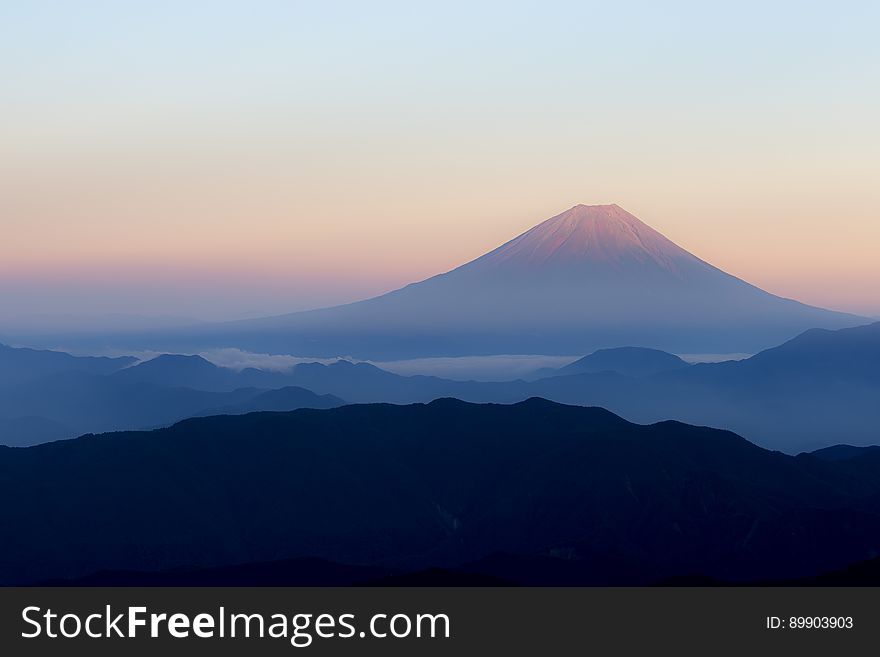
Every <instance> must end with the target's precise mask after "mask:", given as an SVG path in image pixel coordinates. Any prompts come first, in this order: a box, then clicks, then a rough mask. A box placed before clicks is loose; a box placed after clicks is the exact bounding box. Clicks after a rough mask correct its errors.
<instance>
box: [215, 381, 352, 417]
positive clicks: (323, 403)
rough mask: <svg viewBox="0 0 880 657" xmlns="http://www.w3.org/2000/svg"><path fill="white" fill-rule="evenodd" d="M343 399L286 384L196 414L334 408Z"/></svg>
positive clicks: (239, 413)
mask: <svg viewBox="0 0 880 657" xmlns="http://www.w3.org/2000/svg"><path fill="white" fill-rule="evenodd" d="M344 404H345V401H344V400H342V399H340V398H339V397H335V396H333V395H316V394H315V393H313V392H312V391H311V390H306V389H305V388H300V387H297V386H286V387H284V388H279V389H278V390H267V391H266V392H261V393H259V394H257V395H255V396H254V397H251V398H250V399H248V400H246V401H243V402H240V403H238V404H233V405H229V406H220V407H217V408H209V409H207V410H204V411H202V412H201V413H199V414H198V415H202V416H204V415H242V414H244V413H254V412H258V411H260V412H262V411H278V412H283V411H294V410H296V409H298V408H336V407H337V406H343V405H344Z"/></svg>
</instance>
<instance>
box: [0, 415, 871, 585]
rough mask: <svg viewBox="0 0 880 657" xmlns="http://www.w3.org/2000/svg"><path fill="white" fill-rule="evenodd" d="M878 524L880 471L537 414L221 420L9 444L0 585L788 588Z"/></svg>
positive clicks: (606, 419) (846, 554) (862, 547)
mask: <svg viewBox="0 0 880 657" xmlns="http://www.w3.org/2000/svg"><path fill="white" fill-rule="evenodd" d="M878 511H880V459H876V458H874V459H872V458H856V459H852V460H847V461H840V462H829V461H825V460H822V459H818V458H815V457H812V456H810V455H806V454H805V455H800V456H798V457H791V456H786V455H783V454H781V453H778V452H770V451H767V450H764V449H761V448H759V447H757V446H755V445H753V444H751V443H749V442H748V441H746V440H744V439H742V438H740V437H739V436H736V435H734V434H732V433H729V432H725V431H717V430H713V429H707V428H701V427H693V426H688V425H684V424H680V423H677V422H663V423H659V424H655V425H651V426H640V425H635V424H631V423H629V422H626V421H624V420H623V419H621V418H619V417H617V416H615V415H613V414H612V413H609V412H607V411H604V410H602V409H598V408H580V407H569V406H561V405H558V404H554V403H551V402H547V401H544V400H540V399H531V400H528V401H525V402H522V403H519V404H516V405H512V406H503V405H474V404H467V403H464V402H459V401H456V400H449V399H445V400H438V401H435V402H432V403H431V404H428V405H421V404H416V405H411V406H391V405H383V404H378V405H362V406H344V407H340V408H335V409H330V410H299V411H294V412H291V413H256V414H251V415H242V416H215V417H209V418H197V419H191V420H185V421H183V422H181V423H179V424H176V425H175V426H173V427H171V428H167V429H160V430H156V431H152V432H130V433H118V434H111V435H103V436H84V437H81V438H78V439H75V440H69V441H61V442H56V443H50V444H46V445H40V446H37V447H31V448H26V449H8V448H0V527H2V528H3V529H2V532H3V540H2V541H0V583H3V584H14V583H22V584H25V583H32V582H41V581H46V580H52V579H57V578H66V579H70V578H74V579H75V578H81V577H86V576H88V575H90V574H92V573H97V572H99V571H141V572H148V571H168V570H170V569H175V568H181V567H186V568H187V569H191V570H192V569H205V568H218V567H224V566H231V565H235V564H247V563H259V562H278V561H281V560H288V559H301V558H306V557H311V558H318V559H325V560H328V561H331V562H335V563H339V564H353V565H359V566H376V567H382V568H393V569H395V570H402V571H408V572H412V571H417V570H420V569H425V568H434V567H436V568H456V567H459V566H463V565H467V564H471V565H472V564H477V563H483V564H484V565H483V570H484V571H488V570H489V569H490V568H491V569H494V572H495V573H496V576H502V575H504V574H505V572H506V575H505V576H504V577H502V579H506V578H509V576H510V575H515V574H516V571H517V570H519V571H521V572H522V573H528V574H529V576H528V578H527V579H529V581H530V582H532V583H535V582H540V581H541V577H543V578H550V577H551V576H552V578H553V581H554V582H556V583H565V582H566V578H567V577H568V582H569V583H571V582H578V583H591V582H592V583H599V582H601V583H623V582H626V583H647V582H650V581H656V580H660V579H663V578H667V577H674V576H685V575H702V576H707V577H715V578H719V579H725V580H731V581H753V580H764V579H789V578H796V577H808V576H813V575H816V574H819V573H822V572H827V571H831V570H834V569H838V568H842V567H844V566H846V565H848V564H851V563H854V562H857V561H860V560H864V559H868V558H871V557H872V556H873V555H874V554H876V552H877V549H878V547H880V515H878ZM502 554H503V555H509V556H508V557H505V558H504V559H500V557H499V556H497V555H502ZM517 562H519V563H520V564H521V565H519V566H517V565H516V563H517ZM612 565H613V567H612ZM511 569H513V572H511ZM542 572H543V573H545V574H544V575H541V574H540V573H542ZM566 573H568V574H569V576H566ZM487 574H489V575H492V574H493V573H492V572H487ZM509 579H510V580H511V581H517V580H516V578H515V577H514V578H509ZM545 581H546V579H545Z"/></svg>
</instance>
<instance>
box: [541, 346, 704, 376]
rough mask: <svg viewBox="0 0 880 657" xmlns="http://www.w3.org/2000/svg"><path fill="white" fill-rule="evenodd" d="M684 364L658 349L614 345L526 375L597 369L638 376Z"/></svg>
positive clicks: (574, 372) (684, 363)
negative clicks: (561, 364) (566, 363)
mask: <svg viewBox="0 0 880 657" xmlns="http://www.w3.org/2000/svg"><path fill="white" fill-rule="evenodd" d="M688 365H689V363H688V362H686V361H684V360H682V359H681V358H679V357H678V356H675V355H674V354H669V353H666V352H665V351H660V350H659V349H647V348H645V347H615V348H613V349H599V350H598V351H595V352H593V353H592V354H590V355H589V356H584V357H583V358H579V359H578V360H576V361H575V362H573V363H570V364H568V365H566V366H564V367H559V368H544V369H540V370H537V371H535V372H533V373H532V374H531V375H530V376H529V377H528V378H530V379H539V378H546V377H548V376H565V375H567V374H595V373H598V372H617V373H618V374H623V375H625V376H635V377H640V376H649V375H651V374H659V373H660V372H668V371H670V370H678V369H682V368H685V367H687V366H688Z"/></svg>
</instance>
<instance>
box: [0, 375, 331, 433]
mask: <svg viewBox="0 0 880 657" xmlns="http://www.w3.org/2000/svg"><path fill="white" fill-rule="evenodd" d="M189 362H193V361H189ZM198 367H200V366H199V365H198V364H196V365H195V367H194V369H197V368H198ZM134 369H136V368H131V369H130V370H123V371H120V372H118V373H115V374H111V375H108V376H100V375H95V374H89V373H85V372H64V373H60V374H55V375H52V376H48V377H44V378H41V379H35V380H32V381H28V382H25V383H22V384H21V385H18V386H15V387H14V388H9V389H8V390H6V391H5V392H4V394H2V395H0V445H7V446H27V445H34V444H38V443H43V442H48V441H52V440H62V439H67V438H75V437H76V436H79V435H82V434H84V433H99V432H106V431H122V430H130V429H144V428H152V427H160V426H165V425H168V424H171V423H173V422H177V421H178V420H182V419H184V418H187V417H193V416H197V415H206V414H209V413H230V414H234V413H245V412H251V411H274V410H284V411H289V410H294V409H297V408H331V407H334V406H339V405H341V404H343V403H345V402H343V401H342V400H341V399H339V398H337V397H333V396H331V395H316V394H314V393H312V392H310V391H308V390H304V389H302V388H294V387H285V388H281V389H278V390H271V391H267V390H265V389H261V388H252V387H239V388H236V389H234V390H230V391H225V390H224V391H217V389H220V388H222V386H221V385H220V384H219V383H218V384H217V385H214V384H213V381H212V379H211V378H210V377H208V378H206V379H204V380H202V381H201V383H204V384H205V387H207V388H208V389H207V390H198V389H194V388H189V387H183V386H182V385H180V383H181V381H180V380H175V379H173V378H172V379H169V380H168V381H167V382H166V381H164V380H163V379H162V377H157V380H156V381H155V382H154V381H151V380H146V377H141V376H135V377H131V378H129V377H127V376H119V375H122V374H123V373H124V372H129V371H132V370H134ZM217 369H218V377H219V379H220V382H221V383H222V382H223V381H224V380H225V377H226V376H227V372H225V371H223V368H217ZM229 372H232V370H229ZM150 373H151V374H156V370H155V369H153V370H150ZM234 374H238V373H234ZM273 374H274V373H267V376H270V377H271V376H273ZM244 378H245V379H247V378H248V377H247V375H245V376H244ZM187 382H188V383H193V382H195V381H194V379H193V378H190V379H189V380H188V381H187Z"/></svg>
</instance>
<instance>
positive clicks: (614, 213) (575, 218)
mask: <svg viewBox="0 0 880 657" xmlns="http://www.w3.org/2000/svg"><path fill="white" fill-rule="evenodd" d="M628 261H629V262H632V261H640V262H653V263H654V264H655V265H658V266H659V267H661V268H663V269H667V270H669V271H676V270H677V269H678V267H677V264H680V263H683V262H686V263H694V262H702V261H700V260H699V259H698V258H696V257H694V256H693V255H691V254H690V253H688V252H687V251H685V250H684V249H682V248H681V247H679V246H678V245H676V244H675V243H673V242H671V241H670V240H668V239H666V238H665V237H664V236H663V235H661V234H660V233H658V232H657V231H656V230H654V229H653V228H651V227H650V226H648V225H647V224H645V223H643V222H642V221H640V220H639V219H638V218H636V217H635V216H634V215H632V214H630V213H629V212H627V211H626V210H624V209H623V208H621V207H620V206H619V205H615V204H612V205H582V204H580V205H575V206H574V207H572V208H570V209H568V210H566V211H565V212H563V213H561V214H558V215H556V216H555V217H552V218H550V219H548V220H547V221H544V222H542V223H540V224H538V225H537V226H535V227H534V228H532V229H531V230H529V231H526V232H525V233H523V234H522V235H520V236H519V237H517V238H515V239H513V240H511V241H509V242H507V243H506V244H504V245H502V246H500V247H499V248H497V249H495V250H494V251H492V252H490V253H487V254H486V255H485V256H483V257H482V258H478V259H477V260H476V261H474V263H473V264H474V265H477V264H478V263H479V264H480V265H481V266H499V265H504V264H508V265H511V264H515V265H518V266H526V267H529V266H533V267H540V266H546V265H554V264H555V265H571V264H583V263H585V262H589V263H594V264H596V263H604V264H606V265H610V264H612V263H623V262H628Z"/></svg>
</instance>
